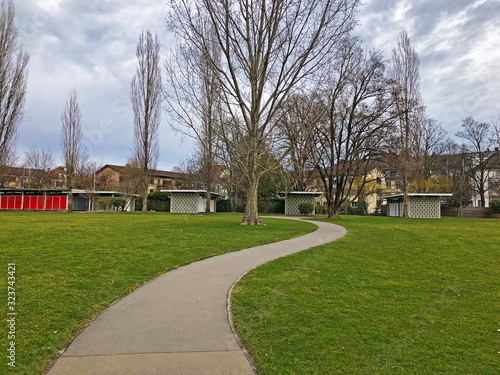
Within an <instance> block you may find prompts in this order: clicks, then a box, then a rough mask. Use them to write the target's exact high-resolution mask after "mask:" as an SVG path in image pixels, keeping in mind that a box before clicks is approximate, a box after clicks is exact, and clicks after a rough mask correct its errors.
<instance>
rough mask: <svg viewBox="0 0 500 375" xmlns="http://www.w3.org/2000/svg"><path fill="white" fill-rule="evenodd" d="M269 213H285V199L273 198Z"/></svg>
mask: <svg viewBox="0 0 500 375" xmlns="http://www.w3.org/2000/svg"><path fill="white" fill-rule="evenodd" d="M267 212H268V213H270V214H284V213H285V199H284V198H273V199H271V202H270V204H269V208H268V211H267Z"/></svg>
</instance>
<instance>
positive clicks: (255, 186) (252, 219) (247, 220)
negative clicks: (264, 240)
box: [241, 177, 262, 225]
mask: <svg viewBox="0 0 500 375" xmlns="http://www.w3.org/2000/svg"><path fill="white" fill-rule="evenodd" d="M258 191H259V179H258V178H256V177H254V178H252V179H250V180H249V181H248V196H247V204H246V207H245V215H244V216H243V221H242V222H241V225H262V222H261V221H260V219H259V208H258Z"/></svg>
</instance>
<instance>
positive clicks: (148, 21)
mask: <svg viewBox="0 0 500 375" xmlns="http://www.w3.org/2000/svg"><path fill="white" fill-rule="evenodd" d="M14 3H15V6H16V24H17V26H18V27H19V32H20V38H19V42H20V44H21V45H22V47H23V49H24V50H25V51H27V52H28V53H29V54H30V56H31V60H30V63H29V79H28V91H29V92H28V95H27V100H26V108H25V109H26V113H27V116H26V119H25V121H24V122H23V124H22V125H21V127H20V129H19V141H18V153H19V156H20V161H22V160H23V159H24V153H25V151H27V150H29V148H30V147H31V146H38V147H39V148H40V147H43V148H45V149H48V148H50V150H51V151H53V153H54V155H55V157H56V159H57V161H58V162H59V163H61V153H60V147H59V134H60V127H61V120H60V118H61V113H62V111H63V109H64V104H65V101H66V98H67V96H68V93H69V92H70V90H72V89H74V88H76V89H77V92H78V98H79V103H80V107H81V110H82V114H83V128H84V133H85V137H84V143H85V145H86V146H87V147H88V149H89V151H90V154H91V157H92V159H93V160H94V161H97V162H98V163H101V164H122V165H124V164H125V162H126V160H127V158H128V157H129V156H130V154H131V151H130V148H131V146H132V138H133V130H132V129H133V125H132V124H133V123H132V112H131V106H130V99H129V95H130V81H131V79H132V77H133V75H134V74H135V69H136V66H137V60H136V57H135V48H136V45H137V41H138V37H139V34H140V33H141V31H142V30H143V29H144V30H147V29H149V30H151V31H155V32H156V33H157V34H158V36H159V39H160V42H161V44H162V50H161V53H162V55H163V56H164V57H165V56H166V55H167V54H168V53H169V51H170V49H171V48H172V47H173V44H174V40H173V38H172V36H171V35H170V34H169V33H168V32H167V30H166V28H165V17H166V15H167V1H166V0H136V1H130V0H129V1H123V0H15V1H14ZM365 3H366V5H365V6H363V7H362V8H361V9H360V12H359V15H358V18H359V22H360V26H359V27H358V29H357V31H358V33H359V34H360V35H361V36H362V38H363V40H364V42H365V43H366V44H367V46H368V47H370V48H371V47H374V48H377V49H380V50H382V51H383V52H384V54H385V56H386V58H387V59H390V56H391V48H392V46H393V45H394V44H395V42H396V40H397V38H398V35H399V34H400V32H401V30H402V29H403V28H405V29H406V30H407V32H408V34H409V35H410V38H411V40H412V43H413V46H414V48H415V49H416V51H417V54H418V56H419V58H420V62H421V64H420V75H421V92H422V96H423V99H424V102H425V105H426V107H427V113H428V115H429V116H430V117H432V118H435V119H437V120H438V121H439V122H441V123H442V125H443V127H444V128H445V129H446V130H447V131H448V132H449V136H453V135H454V134H455V133H456V132H457V131H458V130H459V128H460V124H461V120H462V119H463V118H465V117H466V116H474V117H475V118H476V119H477V120H480V121H491V120H492V119H493V118H494V117H496V116H498V115H499V114H500V108H499V106H498V103H497V101H498V96H499V93H500V64H499V61H500V46H499V44H500V17H498V15H499V14H500V1H498V0H476V1H475V0H419V1H416V0H412V1H411V0H407V1H395V0H365ZM165 116H166V114H164V117H165ZM189 154H191V145H190V144H189V142H184V143H181V139H180V137H179V136H178V135H176V134H175V133H174V132H173V131H172V130H171V129H169V128H168V125H167V123H166V121H165V120H163V122H162V126H161V129H160V162H159V168H160V169H166V170H170V169H172V168H173V167H174V166H177V165H179V164H180V163H181V161H182V160H184V159H185V158H186V156H188V155H189Z"/></svg>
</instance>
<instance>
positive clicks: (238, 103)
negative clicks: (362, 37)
mask: <svg viewBox="0 0 500 375" xmlns="http://www.w3.org/2000/svg"><path fill="white" fill-rule="evenodd" d="M358 4H359V1H358V0H333V1H322V0H308V1H299V2H297V1H293V0H285V1H270V2H261V1H253V2H246V1H241V2H234V1H229V0H221V1H216V2H214V1H211V0H201V1H194V0H180V1H175V2H172V6H171V11H170V14H169V17H168V22H169V26H170V29H171V30H173V31H174V32H175V33H176V35H177V37H178V38H179V39H180V40H181V41H182V43H185V44H186V45H189V46H190V48H193V49H194V50H197V51H200V53H199V55H200V56H207V57H208V59H209V64H208V66H209V68H210V69H211V70H212V71H213V72H214V77H216V78H217V80H218V86H219V87H220V95H221V100H222V102H223V103H224V110H225V112H226V113H225V115H226V116H225V117H227V119H228V121H221V122H220V123H219V124H220V129H219V131H218V134H219V136H220V137H222V139H223V140H224V141H225V146H226V148H227V150H228V153H230V154H231V160H232V161H233V162H235V163H236V165H235V166H236V167H237V168H238V170H239V171H240V172H241V173H242V174H243V175H244V176H245V179H246V181H247V204H246V210H245V215H244V218H243V221H242V224H250V225H254V224H260V223H261V222H260V220H259V215H258V209H257V199H258V185H259V180H260V178H261V177H262V176H263V175H264V174H266V173H268V172H269V171H270V170H273V169H275V168H276V167H277V166H278V165H279V164H280V163H281V162H282V159H283V157H284V156H285V154H286V152H285V153H283V154H281V155H279V157H277V158H276V163H277V164H273V165H268V166H265V167H263V166H262V165H260V164H259V163H260V160H262V158H261V155H262V154H263V153H265V152H269V148H270V147H271V146H272V145H273V143H274V139H273V137H275V136H276V132H275V130H276V126H277V118H276V117H277V115H278V111H279V109H280V107H281V106H282V104H283V103H284V102H285V101H286V99H287V98H288V97H289V96H290V95H291V94H292V93H293V92H294V91H295V90H297V89H298V88H300V86H301V85H308V84H311V82H310V81H308V79H309V78H311V77H312V74H313V73H314V72H316V71H318V70H319V69H320V68H322V67H323V66H326V65H328V63H329V60H330V59H329V56H330V54H331V53H332V52H333V50H334V49H335V48H336V46H337V44H338V42H339V40H340V39H341V38H342V37H343V36H344V35H345V33H346V32H348V31H349V30H351V29H352V27H353V26H354V23H355V22H354V16H355V11H356V8H357V6H358ZM207 29H210V30H211V31H212V32H211V33H209V34H206V33H205V30H207ZM212 42H214V43H216V44H217V45H218V47H219V48H220V49H221V50H222V55H221V57H222V59H221V62H220V64H219V63H218V62H217V61H214V59H213V58H212V56H211V55H210V54H209V53H208V51H209V50H210V48H211V46H212ZM234 134H238V135H239V137H240V138H241V139H242V140H243V142H241V143H234V142H233V141H232V137H233V136H234ZM235 146H237V147H235Z"/></svg>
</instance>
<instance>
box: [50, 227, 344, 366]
mask: <svg viewBox="0 0 500 375" xmlns="http://www.w3.org/2000/svg"><path fill="white" fill-rule="evenodd" d="M314 224H316V225H318V227H319V228H318V229H317V230H316V231H315V232H313V233H310V234H307V235H304V236H302V237H298V238H294V239H290V240H285V241H281V242H276V243H272V244H268V245H263V246H257V247H253V248H250V249H245V250H241V251H237V252H233V253H227V254H223V255H219V256H216V257H213V258H208V259H205V260H202V261H199V262H195V263H191V264H189V265H187V266H184V267H181V268H178V269H175V270H173V271H170V272H167V273H165V274H163V275H161V276H159V277H157V278H156V279H154V280H153V281H151V282H149V283H147V284H145V285H144V286H142V287H140V288H138V289H137V290H135V291H134V292H133V293H131V294H130V295H128V296H126V297H125V298H123V299H121V300H120V301H118V302H117V303H115V304H113V305H112V306H110V307H109V308H108V309H107V310H105V311H104V312H103V313H102V314H101V315H99V316H98V317H97V318H96V319H95V320H94V321H93V322H92V323H91V324H90V325H89V326H88V327H87V328H85V329H84V330H83V331H82V332H81V333H80V335H79V336H77V337H76V339H75V340H74V341H73V342H72V343H71V345H70V346H69V347H68V348H67V349H66V351H65V352H64V353H63V355H62V356H61V357H60V358H59V359H58V360H57V361H56V362H55V364H54V366H53V367H52V368H51V369H50V371H49V372H48V375H61V374H64V375H66V374H72V375H83V374H96V375H97V374H99V375H111V374H113V375H115V374H116V375H127V374H147V375H153V374H155V375H156V374H158V375H160V374H161V375H164V374H172V375H178V374H189V375H195V374H235V375H245V374H249V375H250V374H253V373H254V371H253V368H252V366H251V365H250V362H249V361H248V360H247V358H246V356H245V353H244V352H243V350H242V349H241V348H240V346H239V344H238V341H237V338H236V337H235V335H234V334H233V331H232V329H231V326H230V322H229V319H228V306H227V301H228V293H229V291H230V289H231V288H232V285H233V283H234V282H235V281H236V280H237V279H238V278H239V277H240V276H241V275H243V274H244V273H246V272H248V271H249V270H251V269H253V268H256V267H258V266H259V265H262V264H264V263H267V262H269V261H271V260H273V259H277V258H280V257H282V256H285V255H289V254H292V253H295V252H298V251H301V250H305V249H308V248H310V247H313V246H317V245H321V244H324V243H327V242H331V241H334V240H336V239H338V238H340V237H342V236H344V235H345V234H346V233H347V231H346V230H345V229H344V228H342V227H340V226H338V225H334V224H329V223H322V222H314Z"/></svg>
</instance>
